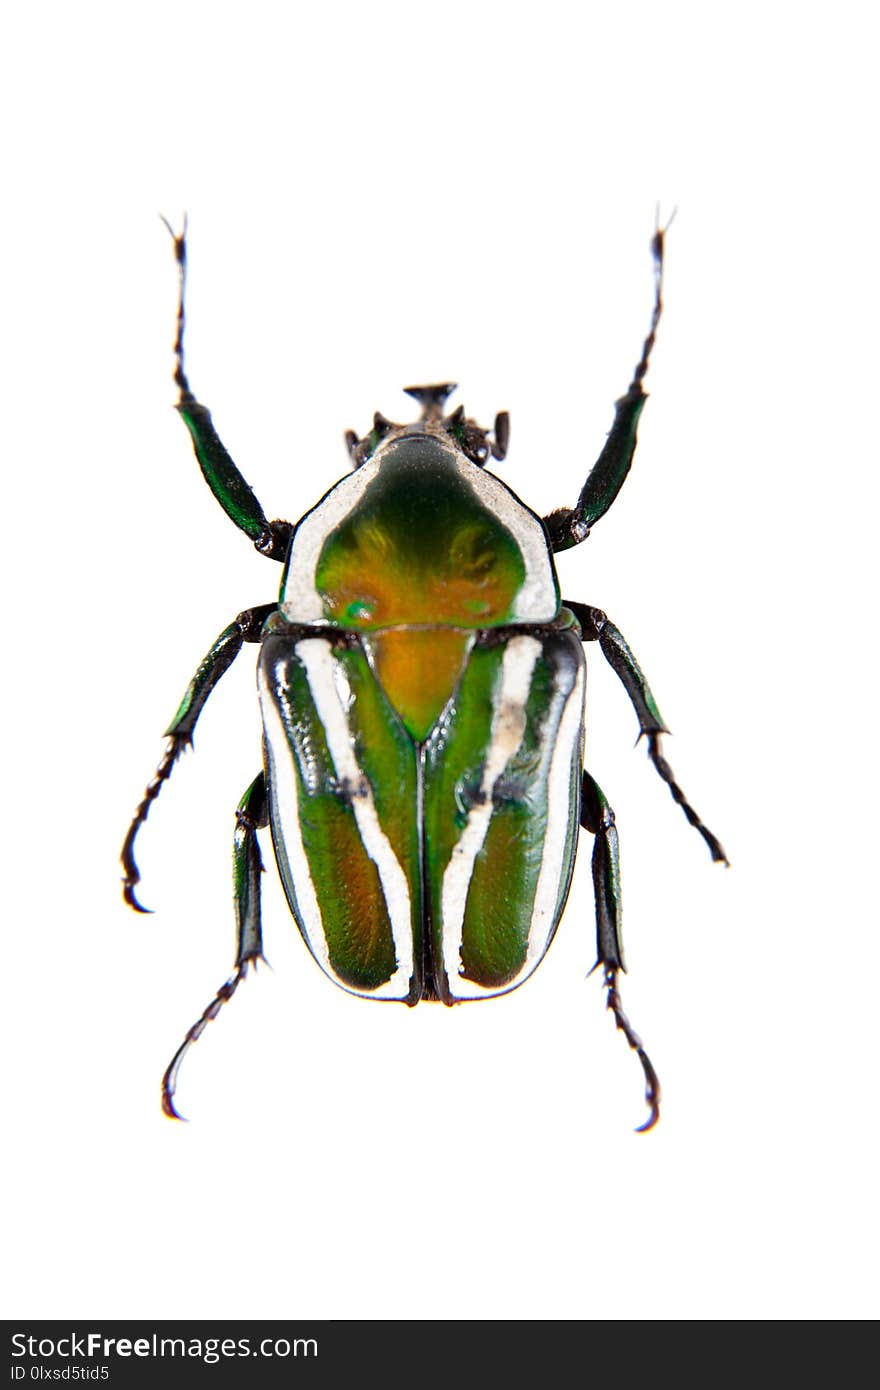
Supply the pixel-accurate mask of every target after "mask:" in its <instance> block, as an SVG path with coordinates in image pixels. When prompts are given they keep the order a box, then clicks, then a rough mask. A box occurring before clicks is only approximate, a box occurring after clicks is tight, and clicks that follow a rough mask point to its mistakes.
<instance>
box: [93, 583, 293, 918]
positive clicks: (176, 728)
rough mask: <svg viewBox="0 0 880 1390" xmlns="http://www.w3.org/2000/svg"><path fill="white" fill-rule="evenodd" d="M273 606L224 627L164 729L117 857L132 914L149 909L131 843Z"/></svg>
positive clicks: (262, 607)
mask: <svg viewBox="0 0 880 1390" xmlns="http://www.w3.org/2000/svg"><path fill="white" fill-rule="evenodd" d="M276 607H277V604H274V603H264V604H261V605H260V606H259V607H258V608H246V609H245V610H244V612H243V613H239V615H238V617H237V618H235V619H234V620H233V621H232V622H231V623H230V624H229V626H228V627H226V628H224V629H223V631H222V632H221V633H220V636H219V637H218V638H217V640H216V642H214V644H213V646H212V647H211V650H210V651H209V652H208V654H207V655H206V656H205V657H204V658H203V659H202V661H201V662H200V663H199V668H198V670H197V671H196V673H195V675H194V676H193V678H192V680H191V681H190V683H189V685H188V686H187V688H186V693H185V694H184V697H183V699H182V700H181V702H180V705H179V706H178V709H177V713H176V714H175V716H174V718H173V719H172V721H171V723H170V724H169V726H168V728H167V729H166V730H165V737H166V738H167V739H168V747H167V748H166V750H165V756H164V757H163V759H162V761H161V762H160V764H159V766H158V767H157V768H156V772H155V776H154V777H153V780H152V781H151V782H150V783H149V785H148V786H147V789H146V791H145V792H144V795H143V798H142V800H141V803H140V805H139V806H138V808H137V810H136V811H135V813H134V819H133V820H132V822H131V825H130V826H129V829H128V834H127V835H126V837H125V843H124V844H123V846H122V854H121V856H120V858H121V859H122V867H123V868H124V869H125V877H124V878H123V880H122V882H123V890H122V891H123V897H124V898H125V901H126V902H127V903H128V905H129V907H133V908H134V909H135V911H136V912H149V911H150V909H149V908H146V907H142V906H141V904H140V903H139V902H138V900H137V897H136V895H135V888H136V887H137V885H138V883H139V882H140V877H141V875H140V870H139V869H138V866H137V863H136V861H135V857H134V842H135V839H136V838H137V833H138V831H139V830H140V828H141V826H142V825H143V823H144V821H145V820H146V819H147V816H148V815H149V811H150V807H151V806H152V804H153V802H154V801H155V800H156V797H157V796H158V795H159V792H160V791H161V790H162V784H163V783H164V782H167V781H168V778H169V777H170V776H171V772H172V770H173V768H174V764H175V763H176V762H177V759H178V758H179V757H180V754H181V753H182V752H183V750H184V748H186V746H187V745H188V744H191V743H192V739H193V730H194V729H195V726H196V721H197V719H198V717H199V715H200V714H201V712H202V709H203V707H204V705H205V702H206V700H207V699H208V696H209V695H210V694H211V691H212V690H213V689H214V687H215V685H216V684H217V682H218V681H219V679H220V677H221V676H222V675H223V674H224V672H225V671H228V670H229V667H230V666H231V665H232V663H233V661H234V660H235V658H236V657H237V656H238V654H239V652H240V651H241V649H242V646H243V644H244V643H245V642H259V640H260V633H261V631H262V627H263V623H264V622H265V621H266V619H267V618H268V616H269V614H270V613H273V612H274V611H275V609H276Z"/></svg>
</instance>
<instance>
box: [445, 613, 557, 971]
mask: <svg viewBox="0 0 880 1390" xmlns="http://www.w3.org/2000/svg"><path fill="white" fill-rule="evenodd" d="M540 654H541V643H540V642H539V641H538V639H537V638H536V637H512V638H511V640H510V641H509V642H508V643H507V646H506V647H505V648H504V657H503V660H502V663H501V677H500V679H499V681H498V685H497V686H496V688H495V692H494V694H493V697H492V727H491V730H490V733H489V749H488V752H487V754H486V762H485V766H484V768H483V780H482V782H481V783H480V793H479V798H478V800H477V801H476V803H475V804H474V805H473V806H472V807H471V809H470V810H469V811H468V818H467V823H466V825H465V827H464V830H463V831H462V833H461V836H460V838H459V839H458V841H457V843H456V844H455V846H454V848H453V850H452V854H451V856H450V859H449V863H448V864H447V866H446V871H445V873H444V874H443V885H442V887H441V890H440V916H441V919H442V922H443V967H444V969H445V971H446V978H447V980H448V982H449V989H450V992H451V993H452V994H453V995H454V997H455V998H456V999H474V998H485V997H486V994H487V992H488V991H487V990H486V989H485V988H482V987H481V986H480V985H476V984H474V983H473V982H472V981H470V980H465V979H464V978H463V976H462V975H461V973H460V972H461V944H462V931H463V927H464V913H465V907H466V906H467V897H468V890H469V889H470V886H471V879H472V878H473V872H474V862H475V860H476V857H477V855H478V854H479V852H480V850H481V849H482V847H483V842H484V841H485V839H486V833H487V831H488V829H489V822H490V820H491V819H492V813H493V811H494V809H495V808H494V803H493V800H492V794H493V792H494V790H495V784H496V782H497V781H498V779H499V777H500V776H501V774H502V773H503V771H504V769H505V768H506V766H507V764H508V763H509V762H510V759H511V758H512V757H513V755H514V753H515V752H516V751H517V749H518V748H519V746H520V744H521V743H522V740H523V734H524V733H525V731H526V701H527V700H528V697H529V690H530V688H531V684H532V674H533V672H534V669H535V663H536V661H537V660H538V657H539V656H540ZM493 992H494V993H498V991H497V990H496V991H493Z"/></svg>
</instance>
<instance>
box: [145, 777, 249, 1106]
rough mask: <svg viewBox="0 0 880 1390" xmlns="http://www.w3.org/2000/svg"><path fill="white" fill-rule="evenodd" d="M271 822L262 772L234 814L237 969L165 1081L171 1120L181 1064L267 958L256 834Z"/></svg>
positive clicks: (184, 1044) (175, 1058) (164, 1102)
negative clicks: (250, 973)
mask: <svg viewBox="0 0 880 1390" xmlns="http://www.w3.org/2000/svg"><path fill="white" fill-rule="evenodd" d="M268 823H269V813H268V800H267V797H266V781H265V777H264V775H263V773H262V772H261V773H260V774H259V776H258V777H256V778H254V781H253V782H252V783H251V785H250V786H249V787H248V789H247V791H246V792H245V794H244V796H243V797H242V799H241V801H240V802H239V803H238V807H237V809H236V812H235V834H234V837H233V846H232V882H233V892H234V901H235V923H236V929H237V933H238V949H237V951H236V956H235V969H234V971H233V973H232V974H231V975H230V977H229V979H228V980H227V981H226V982H225V983H224V984H222V985H221V986H220V988H219V989H218V990H217V993H216V994H215V995H214V998H213V999H212V1000H211V1002H210V1004H209V1005H208V1007H207V1008H206V1009H205V1010H204V1012H203V1013H202V1014H201V1015H200V1017H199V1018H198V1019H197V1020H196V1022H195V1023H194V1024H193V1026H192V1027H191V1028H190V1030H189V1032H188V1033H187V1035H186V1037H185V1038H184V1040H183V1042H182V1043H181V1045H180V1047H179V1048H178V1049H177V1051H176V1052H175V1054H174V1056H173V1057H172V1059H171V1062H170V1063H169V1065H168V1069H167V1070H166V1072H165V1075H164V1076H163V1078H162V1109H163V1110H164V1112H165V1114H166V1115H167V1116H168V1117H169V1118H170V1119H172V1120H180V1119H182V1118H183V1117H182V1115H180V1113H179V1112H178V1110H177V1108H176V1107H175V1104H174V1092H175V1090H176V1088H177V1076H178V1073H179V1071H180V1064H181V1062H182V1061H183V1059H184V1057H185V1056H186V1054H187V1052H188V1051H189V1049H190V1047H191V1046H192V1044H193V1043H194V1042H197V1041H198V1039H199V1038H200V1037H201V1035H202V1033H203V1032H204V1031H205V1028H206V1027H207V1025H208V1024H209V1023H211V1022H212V1020H213V1019H215V1018H216V1017H217V1015H218V1014H219V1012H220V1010H221V1009H222V1008H223V1005H224V1004H227V1003H228V1002H229V1000H230V999H231V998H232V996H233V994H234V993H235V991H236V990H237V989H238V986H239V985H240V984H241V982H242V980H243V979H244V977H245V975H246V974H247V971H248V966H249V965H250V964H251V962H252V961H253V963H254V965H256V963H257V961H258V960H262V959H263V931H262V922H261V913H260V874H261V873H262V872H263V861H262V858H261V856H260V846H259V842H258V840H257V831H258V830H260V829H262V828H263V827H264V826H266V825H268Z"/></svg>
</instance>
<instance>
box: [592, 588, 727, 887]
mask: <svg viewBox="0 0 880 1390" xmlns="http://www.w3.org/2000/svg"><path fill="white" fill-rule="evenodd" d="M565 606H566V607H567V608H570V609H571V611H572V613H574V615H575V617H576V618H577V620H578V622H579V623H580V627H581V636H582V639H583V641H584V642H598V643H599V646H600V647H601V649H602V655H603V656H604V657H605V660H606V661H607V662H608V664H609V666H610V667H611V668H612V670H613V671H614V673H615V674H616V675H617V677H618V678H619V680H620V682H621V684H622V685H623V688H624V690H625V691H626V693H627V695H628V696H629V698H630V700H631V701H632V704H633V708H634V709H635V712H636V715H637V716H638V721H639V737H640V738H641V737H642V735H644V736H645V737H646V738H647V740H648V757H649V758H650V759H651V762H652V763H653V764H654V767H655V768H656V770H657V772H658V774H659V775H660V777H662V778H663V781H664V782H665V783H666V785H667V786H668V788H669V791H670V794H671V796H672V799H673V801H675V802H676V803H677V804H678V805H679V806H680V807H681V809H682V811H683V812H684V814H685V816H686V818H687V820H688V823H689V824H690V825H692V826H693V827H694V829H695V830H696V831H698V832H699V834H700V835H702V837H703V839H704V840H705V842H706V844H707V845H708V847H709V853H710V854H711V855H712V859H713V860H714V862H715V863H716V864H729V862H730V861H729V860H728V858H727V855H726V854H725V852H724V847H723V845H722V844H721V841H720V840H719V839H718V837H717V836H716V835H713V834H712V831H711V830H710V829H709V828H708V826H706V825H704V824H703V822H702V821H701V820H700V817H699V816H698V815H697V813H696V811H695V810H694V808H693V806H691V804H690V802H689V801H688V799H687V797H686V796H685V794H684V792H683V791H682V789H681V787H680V786H679V785H678V783H677V782H676V780H675V774H674V773H673V771H672V768H671V767H670V766H669V764H668V762H667V761H666V759H665V758H664V756H663V751H662V748H661V745H660V736H661V734H668V733H669V730H668V729H667V727H666V725H665V724H664V722H663V717H662V715H661V713H660V711H659V709H658V708H657V701H656V700H655V699H654V696H653V694H652V693H651V687H650V686H649V685H648V682H647V680H646V679H645V675H644V672H643V671H642V668H641V666H640V665H639V663H638V662H637V661H636V658H635V656H634V655H633V653H632V651H631V650H630V647H629V644H628V642H627V640H626V638H625V637H624V635H623V633H622V632H621V631H620V629H619V628H616V627H615V626H614V624H613V623H612V622H611V621H610V620H609V619H608V617H607V616H606V615H605V614H604V613H603V612H602V609H601V608H590V607H589V606H588V605H587V604H585V603H570V602H569V601H568V600H567V599H566V601H565Z"/></svg>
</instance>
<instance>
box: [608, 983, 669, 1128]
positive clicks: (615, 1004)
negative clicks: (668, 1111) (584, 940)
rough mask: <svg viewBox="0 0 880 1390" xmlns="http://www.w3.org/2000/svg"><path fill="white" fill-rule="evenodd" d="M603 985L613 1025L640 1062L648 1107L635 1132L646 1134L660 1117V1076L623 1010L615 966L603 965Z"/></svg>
mask: <svg viewBox="0 0 880 1390" xmlns="http://www.w3.org/2000/svg"><path fill="white" fill-rule="evenodd" d="M603 986H604V988H605V989H606V990H607V991H608V994H607V996H606V1007H607V1008H609V1009H610V1010H611V1012H612V1013H613V1014H614V1022H615V1025H616V1026H617V1028H619V1029H620V1031H621V1033H622V1034H623V1036H624V1037H625V1038H626V1040H627V1042H628V1043H629V1045H630V1047H631V1048H632V1050H633V1052H635V1053H636V1055H637V1056H638V1059H639V1061H640V1062H641V1064H642V1071H643V1072H644V1073H645V1104H646V1105H647V1107H648V1118H647V1120H645V1123H644V1124H643V1125H639V1126H638V1128H637V1130H636V1134H647V1132H648V1130H649V1129H653V1128H654V1126H655V1124H656V1123H657V1121H658V1120H659V1118H660V1094H661V1093H660V1078H659V1077H658V1075H657V1073H656V1071H655V1070H654V1064H653V1062H652V1061H651V1059H650V1057H649V1056H648V1054H647V1052H646V1051H645V1049H644V1047H643V1046H642V1040H641V1038H640V1037H639V1035H638V1033H637V1032H636V1031H635V1029H634V1028H633V1026H632V1024H631V1023H630V1021H629V1019H628V1018H627V1016H626V1014H625V1013H624V1012H623V1005H622V1004H621V1002H620V993H619V991H618V988H617V966H615V965H606V966H605V974H604V978H603Z"/></svg>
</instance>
